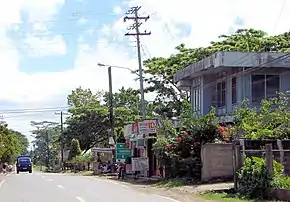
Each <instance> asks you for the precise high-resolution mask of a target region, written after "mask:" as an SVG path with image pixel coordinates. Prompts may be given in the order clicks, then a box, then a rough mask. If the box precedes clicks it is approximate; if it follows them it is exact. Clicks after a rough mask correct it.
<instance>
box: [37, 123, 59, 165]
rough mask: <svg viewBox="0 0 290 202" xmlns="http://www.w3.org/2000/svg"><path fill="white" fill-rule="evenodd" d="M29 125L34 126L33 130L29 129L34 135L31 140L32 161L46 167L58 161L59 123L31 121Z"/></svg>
mask: <svg viewBox="0 0 290 202" xmlns="http://www.w3.org/2000/svg"><path fill="white" fill-rule="evenodd" d="M31 125H32V126H33V127H34V128H35V130H33V131H31V132H32V134H33V136H34V140H33V142H32V144H33V147H34V151H33V156H32V159H33V162H34V163H35V164H38V165H46V166H47V167H49V166H51V165H54V164H55V163H56V162H57V161H58V154H59V151H60V144H59V137H60V126H59V124H58V123H55V122H49V121H42V122H34V121H32V122H31Z"/></svg>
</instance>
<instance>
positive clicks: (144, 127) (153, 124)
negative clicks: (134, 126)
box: [138, 119, 157, 135]
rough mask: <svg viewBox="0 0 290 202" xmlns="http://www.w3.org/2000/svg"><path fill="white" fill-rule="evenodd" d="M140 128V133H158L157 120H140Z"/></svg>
mask: <svg viewBox="0 0 290 202" xmlns="http://www.w3.org/2000/svg"><path fill="white" fill-rule="evenodd" d="M138 130H139V135H144V134H145V135H148V134H153V133H156V131H157V120H155V119H152V120H144V121H141V122H138Z"/></svg>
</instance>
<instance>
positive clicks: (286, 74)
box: [174, 52, 290, 116]
mask: <svg viewBox="0 0 290 202" xmlns="http://www.w3.org/2000/svg"><path fill="white" fill-rule="evenodd" d="M174 82H175V83H177V86H178V88H180V89H183V90H186V91H190V93H191V106H192V110H193V112H194V113H197V114H200V115H205V114H207V113H208V112H209V111H210V109H211V106H213V107H215V108H216V109H217V115H218V116H224V115H227V114H229V113H230V112H232V111H233V110H234V109H235V108H236V107H237V106H239V105H240V104H241V103H242V101H243V100H245V99H248V100H249V102H250V106H251V107H254V106H259V105H260V101H261V100H262V99H264V98H270V97H273V96H276V95H277V94H276V92H277V91H280V92H285V91H287V90H290V55H289V53H270V52H265V53H258V52H217V53H215V54H213V55H211V56H209V57H207V58H205V59H203V60H201V61H198V62H195V63H192V64H191V65H189V66H188V67H186V68H184V69H182V70H180V71H179V72H177V73H176V74H175V75H174Z"/></svg>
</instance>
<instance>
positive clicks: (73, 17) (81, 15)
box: [9, 11, 117, 26]
mask: <svg viewBox="0 0 290 202" xmlns="http://www.w3.org/2000/svg"><path fill="white" fill-rule="evenodd" d="M99 15H104V13H81V12H78V11H76V12H72V13H71V15H70V16H67V17H64V18H62V20H59V19H52V20H33V21H28V22H24V21H20V22H12V23H9V24H10V25H12V26H13V25H22V24H25V25H28V26H31V25H35V24H51V23H57V22H63V21H78V20H81V19H82V18H85V19H90V18H92V19H95V17H96V16H99ZM106 15H112V16H113V15H117V14H115V13H106Z"/></svg>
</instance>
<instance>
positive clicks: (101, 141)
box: [64, 87, 110, 152]
mask: <svg viewBox="0 0 290 202" xmlns="http://www.w3.org/2000/svg"><path fill="white" fill-rule="evenodd" d="M102 96H103V94H102V92H97V93H95V94H94V93H92V92H91V90H90V89H82V88H80V87H79V88H77V89H76V90H74V91H72V93H71V94H70V95H69V96H68V104H69V106H70V109H69V112H70V113H71V115H70V116H69V117H68V119H67V121H66V124H67V127H66V130H65V132H64V141H65V144H66V146H67V147H69V145H70V143H71V141H72V139H77V140H78V141H79V143H80V147H81V149H82V150H83V151H84V152H87V151H88V150H89V149H91V148H92V147H94V146H98V145H106V144H107V142H108V138H109V133H108V129H109V126H110V123H109V119H108V115H109V113H108V108H107V107H105V106H103V105H101V100H102Z"/></svg>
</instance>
